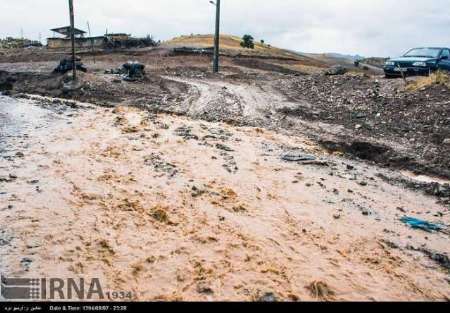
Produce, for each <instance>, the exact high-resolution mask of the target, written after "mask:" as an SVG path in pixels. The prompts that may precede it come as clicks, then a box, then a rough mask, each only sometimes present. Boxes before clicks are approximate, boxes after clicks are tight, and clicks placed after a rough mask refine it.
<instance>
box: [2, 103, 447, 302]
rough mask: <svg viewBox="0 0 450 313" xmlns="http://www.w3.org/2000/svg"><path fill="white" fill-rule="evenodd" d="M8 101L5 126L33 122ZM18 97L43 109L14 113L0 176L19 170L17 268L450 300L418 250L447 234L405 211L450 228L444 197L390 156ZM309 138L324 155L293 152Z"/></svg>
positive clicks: (152, 296) (10, 264)
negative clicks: (384, 164)
mask: <svg viewBox="0 0 450 313" xmlns="http://www.w3.org/2000/svg"><path fill="white" fill-rule="evenodd" d="M8 101H10V100H8ZM5 102H6V101H5V98H1V99H0V118H1V119H2V122H3V121H6V122H5V123H4V124H3V125H6V124H8V125H13V124H20V125H22V123H16V122H15V121H16V120H17V119H18V118H19V117H20V118H28V117H27V114H24V115H23V114H21V113H18V114H16V115H12V114H11V106H10V104H5ZM14 110H18V112H22V113H27V112H34V111H33V110H36V112H35V113H34V114H33V116H35V120H34V121H33V123H31V124H30V125H31V126H29V127H31V128H28V129H27V130H24V131H23V135H21V136H25V135H24V134H25V133H27V134H28V136H25V137H20V136H19V137H20V138H15V137H14V136H13V135H14V134H16V133H17V132H16V130H14V132H11V131H10V130H12V129H13V126H11V127H9V126H8V127H3V126H2V127H3V128H2V131H3V129H6V128H7V129H9V130H8V132H9V133H8V132H7V131H5V132H2V142H3V143H2V144H3V150H2V151H1V156H2V158H1V159H0V176H1V177H8V175H10V174H12V175H13V177H17V178H15V179H12V180H11V181H8V182H1V183H0V236H2V237H0V251H1V260H0V270H1V271H2V272H5V273H7V274H8V275H10V276H18V277H36V276H37V277H61V278H65V277H98V278H100V279H101V281H102V284H103V286H104V288H105V289H107V290H111V291H132V292H133V294H134V299H135V300H188V301H193V300H210V301H214V300H226V301H228V300H244V301H252V300H259V299H260V298H261V297H262V296H264V295H267V294H270V293H272V294H273V295H274V296H275V297H276V298H277V299H278V300H282V301H290V300H303V301H305V300H376V301H379V300H445V299H448V298H449V297H450V289H449V274H448V271H446V270H444V269H442V268H441V267H440V266H439V264H437V263H435V262H434V261H433V260H431V259H430V258H428V257H427V256H426V255H424V254H423V253H421V252H417V251H413V250H412V249H407V247H408V246H409V247H415V248H420V247H426V248H427V249H429V250H430V251H436V252H439V253H447V254H448V253H450V245H449V237H448V235H447V234H443V233H426V232H422V231H419V230H412V229H409V228H408V227H407V226H405V225H404V224H402V223H401V222H400V221H399V219H400V218H401V217H402V216H403V215H408V216H413V217H418V218H421V219H425V220H430V221H439V222H442V223H444V224H447V225H448V224H450V217H449V215H448V214H447V215H444V216H443V217H440V218H436V217H435V215H436V214H438V213H439V212H445V211H446V210H447V208H445V207H443V206H441V205H439V204H436V199H434V198H431V197H427V196H425V195H423V194H420V193H416V192H413V191H409V190H406V189H403V188H401V187H396V186H392V185H389V184H387V183H386V182H384V181H382V180H381V179H378V178H377V177H376V174H377V173H388V172H387V170H385V169H380V168H378V167H374V166H368V165H366V164H364V163H358V162H355V161H349V160H347V159H344V158H341V157H340V156H339V155H327V154H326V153H325V152H324V151H322V150H321V149H320V148H319V147H317V146H316V145H314V144H313V143H311V142H309V141H308V140H306V139H304V138H301V137H287V136H283V135H280V134H277V133H274V132H270V131H265V130H261V129H255V128H236V127H232V126H229V125H226V124H220V123H206V122H201V121H195V120H190V119H188V118H183V117H175V116H170V115H153V114H149V113H147V112H143V111H140V110H138V109H134V108H130V107H119V108H116V109H114V110H112V109H105V108H97V107H86V108H81V109H78V110H76V111H73V110H69V111H62V112H57V111H55V110H47V109H43V108H41V107H39V106H36V105H34V104H33V103H31V102H24V101H23V102H21V103H20V104H17V103H15V109H14ZM20 110H22V111H20ZM19 120H20V119H19ZM14 127H18V126H17V125H16V126H14ZM4 134H8V135H4ZM6 136H12V137H6ZM5 147H6V148H5ZM300 150H301V151H302V153H305V154H308V155H314V156H315V157H316V158H318V159H319V160H323V161H324V162H326V163H327V165H326V166H324V164H322V163H323V162H321V163H314V164H299V163H295V162H286V161H283V160H282V159H281V156H282V155H283V154H284V153H286V152H292V151H295V152H298V151H300ZM17 152H22V153H23V157H21V156H20V155H19V156H17V155H16V153H17Z"/></svg>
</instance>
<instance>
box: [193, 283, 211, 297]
mask: <svg viewBox="0 0 450 313" xmlns="http://www.w3.org/2000/svg"><path fill="white" fill-rule="evenodd" d="M197 292H198V293H201V294H205V295H213V294H214V290H212V288H211V287H210V286H208V285H207V284H206V283H199V284H198V285H197Z"/></svg>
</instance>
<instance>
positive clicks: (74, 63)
mask: <svg viewBox="0 0 450 313" xmlns="http://www.w3.org/2000/svg"><path fill="white" fill-rule="evenodd" d="M69 11H70V40H71V41H72V69H73V81H76V80H77V61H76V58H75V57H76V56H75V17H74V13H73V0H69Z"/></svg>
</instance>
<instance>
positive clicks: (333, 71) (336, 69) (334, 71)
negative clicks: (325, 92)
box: [325, 65, 347, 76]
mask: <svg viewBox="0 0 450 313" xmlns="http://www.w3.org/2000/svg"><path fill="white" fill-rule="evenodd" d="M345 73H347V69H346V68H345V67H343V66H341V65H335V66H333V67H330V68H329V69H327V70H326V71H325V75H327V76H335V75H344V74H345Z"/></svg>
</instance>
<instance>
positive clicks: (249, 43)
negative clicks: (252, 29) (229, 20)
mask: <svg viewBox="0 0 450 313" xmlns="http://www.w3.org/2000/svg"><path fill="white" fill-rule="evenodd" d="M254 40H255V39H254V38H253V36H251V35H244V37H242V41H241V47H242V48H248V49H255V43H254Z"/></svg>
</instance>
